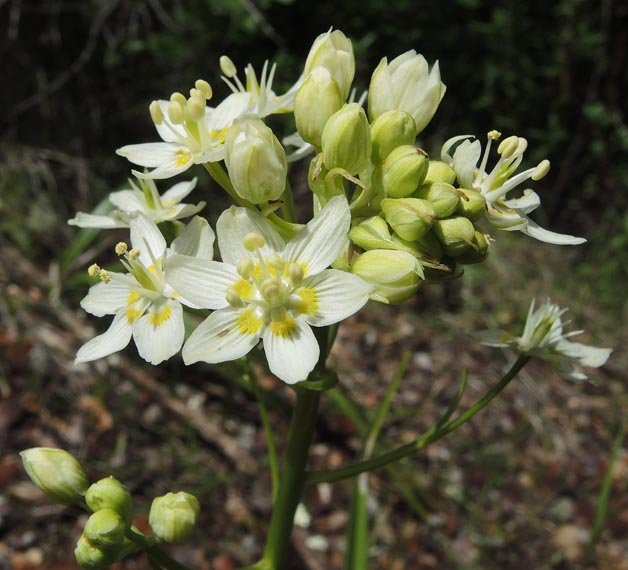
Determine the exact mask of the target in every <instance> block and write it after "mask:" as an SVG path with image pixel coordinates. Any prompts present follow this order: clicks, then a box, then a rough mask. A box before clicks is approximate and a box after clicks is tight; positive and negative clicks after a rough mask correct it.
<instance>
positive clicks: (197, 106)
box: [187, 97, 205, 121]
mask: <svg viewBox="0 0 628 570" xmlns="http://www.w3.org/2000/svg"><path fill="white" fill-rule="evenodd" d="M187 109H188V112H189V113H190V116H191V117H192V118H193V119H194V120H195V121H200V120H201V119H202V118H203V117H204V116H205V101H204V100H203V99H199V98H198V97H190V98H189V99H188V105H187Z"/></svg>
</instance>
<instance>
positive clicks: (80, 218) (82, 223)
mask: <svg viewBox="0 0 628 570" xmlns="http://www.w3.org/2000/svg"><path fill="white" fill-rule="evenodd" d="M68 224H69V225H71V226H78V227H79V228H98V229H101V230H109V229H112V228H126V227H128V224H125V223H124V222H123V221H122V220H121V219H119V218H114V217H111V216H99V215H97V214H86V213H85V212H77V214H76V216H74V217H73V218H72V219H71V220H68Z"/></svg>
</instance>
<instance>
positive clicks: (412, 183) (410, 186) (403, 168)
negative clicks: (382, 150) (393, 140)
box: [373, 145, 428, 198]
mask: <svg viewBox="0 0 628 570" xmlns="http://www.w3.org/2000/svg"><path fill="white" fill-rule="evenodd" d="M427 165H428V160H427V158H426V157H425V154H424V153H423V151H421V150H419V149H418V148H416V147H414V146H412V145H403V146H398V147H397V148H396V149H394V150H393V151H392V152H391V153H390V154H389V155H388V156H387V157H386V159H385V160H384V161H383V162H382V163H381V165H380V166H379V167H377V168H376V169H375V171H374V172H373V177H374V179H375V180H374V181H373V183H374V184H375V186H376V187H377V185H378V183H379V180H381V185H382V188H383V190H384V193H385V194H386V196H388V197H389V198H407V197H408V196H410V195H411V194H412V193H413V192H414V191H415V190H416V189H417V188H418V187H419V186H420V185H421V184H423V180H425V174H426V173H427ZM378 170H380V171H381V174H379V173H377V171H378ZM378 175H379V176H380V177H381V178H380V179H379V180H378V179H377V176H378Z"/></svg>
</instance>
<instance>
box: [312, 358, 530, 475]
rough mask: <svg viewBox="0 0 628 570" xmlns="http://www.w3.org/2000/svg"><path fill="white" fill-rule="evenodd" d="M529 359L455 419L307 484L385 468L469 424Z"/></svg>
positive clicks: (316, 473) (516, 363)
mask: <svg viewBox="0 0 628 570" xmlns="http://www.w3.org/2000/svg"><path fill="white" fill-rule="evenodd" d="M529 360H530V357H528V356H520V357H519V358H518V359H517V360H516V361H515V363H514V364H513V365H512V367H511V368H510V370H508V372H506V374H505V375H504V377H503V378H502V379H501V380H500V381H499V383H498V384H497V385H495V386H494V387H493V388H491V389H490V390H489V391H488V392H487V393H486V394H484V396H482V397H481V398H480V399H479V400H478V401H477V402H476V403H475V404H473V406H471V407H470V408H469V409H468V410H467V411H466V412H464V413H462V414H460V415H459V416H458V417H457V418H456V419H455V420H452V421H450V422H448V423H446V424H444V425H442V426H438V425H435V426H433V427H432V428H430V429H429V430H428V431H427V432H426V433H424V434H423V435H422V436H421V437H419V438H418V439H416V440H415V441H413V442H411V443H408V444H406V445H402V446H401V447H398V448H397V449H393V450H392V451H389V452H388V453H383V454H382V455H379V456H377V457H374V458H372V459H368V460H366V461H359V462H357V463H354V464H353V465H348V466H347V467H342V468H340V469H334V470H332V471H316V472H313V473H309V474H308V477H307V484H308V485H312V484H316V483H323V482H327V483H332V482H334V481H340V480H342V479H348V478H349V477H354V476H356V475H359V474H360V473H364V472H365V471H372V470H373V469H377V468H378V467H383V466H384V465H388V464H389V463H393V462H394V461H399V460H400V459H404V458H405V457H409V456H410V455H413V454H415V453H416V452H417V451H419V450H421V449H423V448H424V447H426V446H427V445H428V444H430V443H432V442H434V441H436V440H438V439H441V438H442V437H444V436H446V435H447V434H450V433H451V432H452V431H454V430H456V429H458V428H459V427H460V426H461V425H462V424H463V423H465V422H467V421H469V420H470V419H471V418H472V417H473V416H475V414H477V413H478V412H480V411H481V410H483V409H484V408H485V407H486V406H487V405H488V404H489V403H490V402H491V401H492V400H493V399H494V398H495V397H496V396H497V395H498V394H499V393H500V392H501V391H502V390H503V389H504V388H505V387H506V386H508V384H509V383H510V381H511V380H512V379H513V378H514V377H515V376H516V375H517V373H518V372H519V371H520V370H521V369H522V368H523V367H524V366H525V365H526V364H527V362H528V361H529Z"/></svg>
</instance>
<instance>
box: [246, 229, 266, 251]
mask: <svg viewBox="0 0 628 570" xmlns="http://www.w3.org/2000/svg"><path fill="white" fill-rule="evenodd" d="M242 244H243V245H244V247H245V248H246V249H247V250H248V251H256V250H258V249H261V248H262V247H264V245H265V244H266V240H264V238H263V237H262V236H261V235H259V234H256V233H253V232H251V233H248V234H246V235H245V236H244V239H243V240H242Z"/></svg>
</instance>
